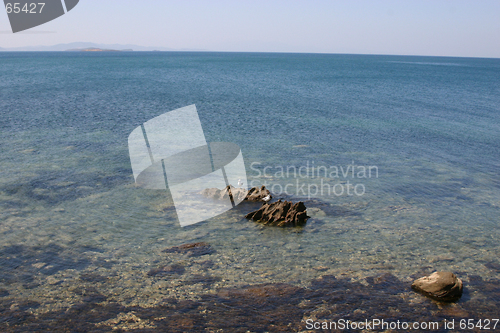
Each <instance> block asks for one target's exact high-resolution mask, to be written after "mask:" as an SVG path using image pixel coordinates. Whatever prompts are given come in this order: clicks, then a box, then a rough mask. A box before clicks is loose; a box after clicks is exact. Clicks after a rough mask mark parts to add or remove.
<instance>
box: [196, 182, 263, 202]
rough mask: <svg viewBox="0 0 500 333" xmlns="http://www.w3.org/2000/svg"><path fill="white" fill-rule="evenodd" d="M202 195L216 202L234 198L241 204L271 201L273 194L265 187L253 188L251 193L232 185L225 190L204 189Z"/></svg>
mask: <svg viewBox="0 0 500 333" xmlns="http://www.w3.org/2000/svg"><path fill="white" fill-rule="evenodd" d="M201 194H202V195H203V196H205V197H207V198H210V199H215V200H223V199H227V198H232V199H233V200H234V201H236V202H241V201H243V200H247V201H255V202H258V201H263V202H264V201H266V200H264V199H267V201H269V199H270V198H272V196H271V192H269V190H268V189H266V187H265V186H262V187H260V188H257V187H252V188H251V189H250V190H249V191H247V190H245V189H243V188H237V187H234V186H232V185H228V186H226V187H225V188H224V189H222V190H219V189H217V188H207V189H204V190H203V191H202V192H201Z"/></svg>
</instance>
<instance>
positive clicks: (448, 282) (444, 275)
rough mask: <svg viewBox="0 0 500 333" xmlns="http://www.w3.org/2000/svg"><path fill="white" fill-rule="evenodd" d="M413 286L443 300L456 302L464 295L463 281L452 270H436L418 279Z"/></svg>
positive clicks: (414, 288) (418, 290) (431, 296)
mask: <svg viewBox="0 0 500 333" xmlns="http://www.w3.org/2000/svg"><path fill="white" fill-rule="evenodd" d="M411 288H412V289H413V290H415V291H417V292H419V293H421V294H423V295H425V296H428V297H430V298H433V299H435V300H438V301H442V302H454V301H457V300H458V299H459V298H460V297H461V296H462V291H463V283H462V280H460V279H459V278H457V277H456V276H455V274H453V273H451V272H434V273H432V274H431V275H429V276H424V277H422V278H420V279H417V280H415V281H414V282H413V284H412V285H411Z"/></svg>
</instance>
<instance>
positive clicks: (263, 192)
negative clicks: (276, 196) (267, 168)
mask: <svg viewBox="0 0 500 333" xmlns="http://www.w3.org/2000/svg"><path fill="white" fill-rule="evenodd" d="M270 199H272V195H271V192H269V190H268V189H267V188H266V187H265V186H264V185H262V186H261V187H260V188H257V187H252V188H251V189H250V190H249V191H248V194H247V196H246V198H245V200H248V201H256V202H257V201H264V202H266V201H269V200H270Z"/></svg>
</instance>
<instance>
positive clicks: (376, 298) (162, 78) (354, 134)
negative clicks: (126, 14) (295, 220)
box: [0, 52, 500, 332]
mask: <svg viewBox="0 0 500 333" xmlns="http://www.w3.org/2000/svg"><path fill="white" fill-rule="evenodd" d="M191 104H195V105H196V107H197V109H198V113H199V115H200V119H201V122H202V126H203V129H204V131H205V136H206V138H207V141H208V142H218V141H222V142H234V143H236V144H238V145H239V146H240V148H241V151H242V153H243V157H244V159H245V163H246V167H247V176H248V179H249V181H250V182H251V183H252V184H253V185H258V186H260V185H266V186H267V187H268V188H269V189H270V190H271V191H272V192H273V193H274V195H275V198H284V199H287V200H293V201H299V200H302V201H304V202H305V203H306V206H307V207H308V213H309V215H310V216H311V218H310V219H309V220H308V222H307V224H306V225H305V226H304V227H302V228H274V227H264V226H262V225H260V224H258V223H255V222H252V221H248V220H246V219H245V218H244V215H245V213H247V212H249V211H251V210H254V209H256V206H255V205H251V204H242V205H240V206H239V207H237V208H235V209H233V210H231V211H229V212H227V213H224V214H222V215H220V216H217V217H214V218H212V219H210V220H208V221H205V222H202V223H199V224H196V225H193V226H190V227H185V228H181V227H180V226H179V224H178V223H177V220H176V215H175V209H174V208H173V204H172V200H171V198H170V197H169V194H168V192H166V191H156V190H145V189H140V188H138V187H136V186H135V185H134V179H133V175H132V170H131V166H130V159H129V155H128V147H127V138H128V135H129V134H130V132H131V131H132V130H133V129H134V128H136V127H137V126H139V125H140V124H142V123H144V122H145V121H147V120H149V119H151V118H154V117H156V116H158V115H161V114H163V113H165V112H167V111H170V110H174V109H177V108H180V107H183V106H187V105H191ZM0 152H1V154H0V168H1V173H0V328H1V330H2V331H16V332H17V331H20V332H22V331H29V330H32V331H44V330H49V331H50V330H51V331H55V330H58V329H60V330H64V329H66V330H70V331H71V330H72V331H79V330H81V331H92V330H94V331H112V330H115V331H134V330H137V331H156V330H160V329H164V330H166V331H169V332H207V331H208V332H247V331H250V332H268V331H269V332H288V331H290V332H295V331H297V332H298V331H303V330H305V320H307V319H310V318H313V319H315V320H338V319H340V318H345V319H351V320H365V319H368V320H370V319H372V318H380V319H382V318H386V319H387V320H389V319H393V320H397V319H399V320H408V321H416V320H429V321H430V320H434V321H439V322H440V323H441V322H442V321H443V320H445V319H447V320H451V319H456V320H460V319H461V318H473V319H475V320H478V319H486V318H490V319H491V318H495V316H496V318H498V314H499V312H498V308H499V307H500V288H499V287H498V286H499V282H500V275H499V274H500V260H499V259H498V258H499V257H500V244H499V239H500V237H499V236H500V230H499V216H500V214H499V213H500V158H499V157H500V60H499V59H476V58H474V59H473V58H444V57H416V56H415V57H410V56H368V55H366V56H365V55H319V54H264V53H172V52H140V53H134V52H120V53H85V52H84V53H63V52H53V53H35V52H34V53H0ZM363 170H365V172H363ZM294 171H295V172H294ZM353 171H354V172H353ZM285 189H286V192H285ZM341 190H342V193H341ZM348 190H349V193H348ZM193 242H206V243H209V244H210V245H211V246H212V248H213V251H212V253H208V254H205V255H200V256H189V255H184V254H180V253H164V252H162V251H163V250H164V249H167V248H170V247H173V246H178V245H181V244H184V243H193ZM164 266H168V269H165V272H164V274H153V273H151V272H154V271H155V269H158V268H160V267H164ZM442 270H449V271H453V272H454V273H455V274H456V275H457V276H458V277H460V278H461V279H462V280H463V281H464V285H465V290H464V295H463V296H462V298H461V300H460V301H459V302H457V303H454V304H451V305H446V304H441V303H438V302H434V301H431V300H429V299H427V298H425V297H423V296H421V295H418V294H416V293H414V292H412V291H411V289H410V285H411V282H412V281H413V280H414V279H415V278H417V277H421V276H423V275H426V274H428V273H431V272H433V271H442ZM148 273H149V274H148ZM498 326H499V327H498V328H500V325H498ZM448 331H449V330H448Z"/></svg>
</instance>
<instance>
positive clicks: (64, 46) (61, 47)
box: [0, 42, 202, 51]
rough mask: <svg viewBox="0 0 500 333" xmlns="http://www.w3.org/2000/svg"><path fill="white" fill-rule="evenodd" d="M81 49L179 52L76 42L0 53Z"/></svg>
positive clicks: (128, 45)
mask: <svg viewBox="0 0 500 333" xmlns="http://www.w3.org/2000/svg"><path fill="white" fill-rule="evenodd" d="M82 49H102V50H134V51H181V50H175V49H171V48H168V47H158V46H155V47H149V46H141V45H133V44H96V43H86V42H76V43H67V44H57V45H52V46H45V45H39V46H23V47H13V48H0V51H66V50H82ZM182 51H202V50H194V49H193V50H188V49H183V50H182Z"/></svg>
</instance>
